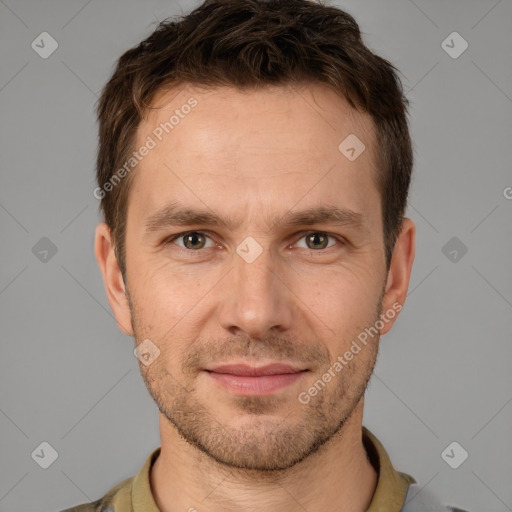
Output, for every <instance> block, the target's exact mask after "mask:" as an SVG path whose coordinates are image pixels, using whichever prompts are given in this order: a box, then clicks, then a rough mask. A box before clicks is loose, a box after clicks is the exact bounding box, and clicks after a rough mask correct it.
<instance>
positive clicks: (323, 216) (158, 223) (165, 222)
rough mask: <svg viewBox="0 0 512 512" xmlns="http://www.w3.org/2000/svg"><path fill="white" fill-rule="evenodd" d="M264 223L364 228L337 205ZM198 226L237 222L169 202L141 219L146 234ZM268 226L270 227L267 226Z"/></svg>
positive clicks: (361, 219) (360, 218)
mask: <svg viewBox="0 0 512 512" xmlns="http://www.w3.org/2000/svg"><path fill="white" fill-rule="evenodd" d="M269 220H270V219H269V218H268V217H267V222H268V224H269V225H272V226H273V227H274V226H275V225H276V224H278V225H282V226H283V227H285V228H290V227H297V226H311V225H315V224H325V225H332V226H340V227H352V228H354V229H358V230H363V231H367V226H366V222H365V219H364V216H363V215H362V214H361V213H358V212H355V211H353V210H350V209H341V208H338V207H337V206H318V207H314V208H307V209H305V210H301V211H296V212H295V211H291V210H290V211H288V212H287V213H285V214H284V215H283V216H282V217H280V218H278V219H277V220H274V221H269ZM192 225H201V226H205V227H214V226H220V227H224V228H226V229H228V230H234V229H235V228H236V227H238V226H239V225H240V222H235V221H234V219H232V218H230V217H221V216H219V215H217V214H216V213H214V212H213V211H211V210H207V209H205V210H203V209H194V208H188V207H184V206H180V205H179V204H177V203H172V204H170V205H168V206H166V207H164V208H162V209H161V210H159V211H158V212H156V213H154V214H153V215H151V216H150V217H149V218H148V219H147V220H146V222H145V224H144V227H145V231H146V232H147V233H155V232H158V231H161V230H163V229H166V228H169V227H172V226H192ZM270 229H272V228H270Z"/></svg>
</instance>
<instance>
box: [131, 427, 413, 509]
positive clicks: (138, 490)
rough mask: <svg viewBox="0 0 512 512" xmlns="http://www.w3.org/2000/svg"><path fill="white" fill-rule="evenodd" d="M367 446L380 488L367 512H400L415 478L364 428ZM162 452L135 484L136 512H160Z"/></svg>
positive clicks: (151, 457) (153, 455) (154, 455)
mask: <svg viewBox="0 0 512 512" xmlns="http://www.w3.org/2000/svg"><path fill="white" fill-rule="evenodd" d="M363 444H364V447H365V449H366V452H367V454H368V458H369V460H370V462H371V463H372V465H373V467H374V468H375V471H376V472H377V475H378V479H377V487H376V488H375V492H374V494H373V498H372V501H371V503H370V507H369V508H368V510H367V512H400V510H402V507H403V505H404V502H405V497H406V495H407V489H408V487H409V485H410V484H411V483H416V481H415V480H414V478H413V477H412V476H410V475H408V474H406V473H401V472H399V471H396V470H395V468H394V467H393V465H392V464H391V460H390V458H389V455H388V454H387V452H386V450H385V449H384V446H382V444H381V443H380V441H379V440H378V439H377V438H376V437H375V436H374V435H373V434H372V433H371V432H370V431H369V430H368V429H367V428H366V427H364V426H363ZM160 450H161V448H160V447H159V448H157V449H156V450H154V451H153V452H152V453H151V454H150V455H149V457H148V458H147V459H146V462H145V463H144V465H143V466H142V468H141V470H140V471H139V473H138V474H137V475H136V476H135V477H134V479H133V482H132V510H133V512H160V510H159V509H158V507H157V506H156V503H155V500H154V498H153V494H152V493H151V485H150V476H149V475H150V471H151V467H152V465H153V464H154V462H155V461H156V459H157V458H158V456H159V455H160Z"/></svg>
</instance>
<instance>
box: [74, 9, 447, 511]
mask: <svg viewBox="0 0 512 512" xmlns="http://www.w3.org/2000/svg"><path fill="white" fill-rule="evenodd" d="M406 106H407V102H406V99H405V98H404V96H403V92H402V88H401V84H400V81H399V79H398V78H397V75H396V73H395V69H394V68H393V66H392V65H391V64H390V63H389V62H387V61H385V60H384V59H382V58H380V57H378V56H376V55H375V54H373V53H372V52H370V50H368V48H366V46H365V45H364V44H363V43H362V41H361V37H360V33H359V29H358V26H357V24H356V22H355V21H354V19H353V18H352V17H351V16H349V15H348V14H346V13H344V12H343V11H341V10H339V9H337V8H334V7H328V6H324V5H319V4H317V3H313V2H309V1H307V0H286V1H281V0H271V1H268V2H265V1H263V0H240V1H237V2H232V1H230V0H214V1H211V0H207V1H206V2H205V3H204V4H202V5H201V6H200V7H198V8H197V9H196V10H194V11H193V12H192V13H191V14H189V15H188V16H186V17H183V18H182V19H180V20H174V21H168V22H164V23H162V24H160V26H159V27H158V28H157V30H155V32H154V33H153V34H151V35H150V37H148V38H147V39H146V40H145V41H143V42H142V43H141V44H140V45H139V46H137V47H136V48H133V49H131V50H129V51H128V52H126V53H125V54H124V55H123V56H122V57H121V58H120V60H119V62H118V65H117V69H116V70H115V72H114V74H113V76H112V78H111V79H110V81H109V82H108V84H107V85H106V87H105V89H104V91H103V93H102V96H101V98H100V102H99V107H98V117H99V123H100V143H99V153H98V161H97V178H98V188H97V189H96V190H95V192H94V194H95V196H96V197H97V198H99V199H101V208H102V211H103V213H104V216H105V222H104V223H101V224H100V225H99V226H98V228H97V231H96V241H95V252H96V257H97V260H98V263H99V266H100V268H101V271H102V274H103V278H104V281H105V287H106V292H107V296H108V300H109V303H110V306H111V307H112V310H113V312H114V314H115V317H116V319H117V322H118V324H119V327H120V328H121V329H122V331H123V332H124V333H126V334H127V335H129V336H134V338H135V342H136V354H137V356H138V357H139V360H140V369H141V373H142V376H143V378H144V381H145V383H146V386H147V388H148V390H149V392H150V394H151V396H152V397H153V399H154V400H155V402H156V404H157V405H158V408H159V411H160V414H159V422H160V435H161V447H160V448H158V449H156V450H155V451H154V452H153V453H152V454H150V455H149V457H148V458H147V460H146V462H145V464H144V466H143V467H142V469H141V471H140V472H139V474H138V475H137V476H136V477H135V478H133V479H128V480H125V481H124V482H121V483H120V484H119V485H117V486H116V487H114V488H113V489H112V490H111V491H109V492H108V493H107V494H106V495H105V496H104V497H103V498H101V499H99V500H98V501H96V502H95V503H92V504H85V505H81V506H78V507H75V508H72V509H69V510H75V511H92V510H95V511H104V512H106V511H116V512H124V511H133V512H157V511H162V512H176V511H187V510H188V511H198V512H203V511H205V512H206V511H208V512H217V511H223V512H225V511H242V510H254V511H262V512H263V511H275V510H279V511H281V512H288V511H297V510H307V511H309V512H316V511H320V510H322V511H325V510H329V511H338V512H349V511H350V512H357V511H372V512H377V511H381V512H382V511H388V512H397V511H399V510H404V511H413V510H416V511H420V510H421V511H422V512H426V511H429V510H432V511H433V510H448V508H447V507H446V506H442V505H441V504H440V503H439V502H438V501H437V500H435V499H433V498H432V497H428V496H427V494H426V492H421V493H418V491H419V490H420V487H419V486H417V485H415V480H414V478H413V477H411V476H409V475H407V474H405V473H400V472H397V471H396V470H395V469H394V468H393V466H392V464H391V461H390V459H389V457H388V455H387V453H386V451H385V449H384V447H383V446H382V445H381V444H380V442H379V441H378V439H377V438H376V437H375V436H374V435H373V434H372V433H371V432H370V431H369V430H367V429H366V428H364V427H363V426H362V418H363V403H364V392H365V389H366V386H367V384H368V381H369V379H370V376H371V374H372V370H373V367H374V364H375V361H376V357H377V351H378V344H379V339H380V336H381V335H382V334H386V333H387V332H389V331H390V330H391V328H392V326H393V324H394V322H395V321H396V318H397V316H398V314H399V312H400V310H401V309H402V307H403V304H404V302H405V297H406V294H407V288H408V285H409V278H410V274H411V268H412V265H413V260H414V250H415V226H414V224H413V222H412V221H411V220H410V219H408V218H404V212H405V209H406V205H407V194H408V187H409V182H410V177H411V170H412V150H411V143H410V138H409V132H408V127H407V119H406Z"/></svg>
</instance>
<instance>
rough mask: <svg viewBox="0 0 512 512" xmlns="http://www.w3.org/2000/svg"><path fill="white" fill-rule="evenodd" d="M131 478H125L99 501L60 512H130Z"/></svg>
mask: <svg viewBox="0 0 512 512" xmlns="http://www.w3.org/2000/svg"><path fill="white" fill-rule="evenodd" d="M132 481H133V478H127V479H126V480H123V481H122V482H121V483H119V484H117V485H116V486H115V487H113V488H112V489H110V491H108V492H107V494H105V496H103V498H100V499H99V500H96V501H93V502H90V503H83V504H81V505H75V506H74V507H71V508H67V509H66V510H61V512H131V510H132V500H131V488H132Z"/></svg>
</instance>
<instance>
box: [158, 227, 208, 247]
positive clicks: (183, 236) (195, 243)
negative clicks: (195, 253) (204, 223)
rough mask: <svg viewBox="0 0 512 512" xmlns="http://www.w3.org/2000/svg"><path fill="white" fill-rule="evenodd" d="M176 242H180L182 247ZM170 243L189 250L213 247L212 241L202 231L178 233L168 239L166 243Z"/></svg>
mask: <svg viewBox="0 0 512 512" xmlns="http://www.w3.org/2000/svg"><path fill="white" fill-rule="evenodd" d="M178 240H179V241H182V243H183V245H182V244H179V243H177V241H178ZM208 240H209V241H210V243H211V245H209V246H207V245H206V244H207V241H208ZM170 242H172V243H175V244H176V245H177V246H178V247H181V248H182V249H189V250H195V249H208V248H210V247H213V246H214V245H215V244H214V243H213V240H212V239H211V238H210V237H209V236H208V235H206V234H205V233H203V232H202V231H187V232H186V233H180V234H178V235H175V236H173V237H172V238H170V239H168V240H167V242H166V243H170Z"/></svg>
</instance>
